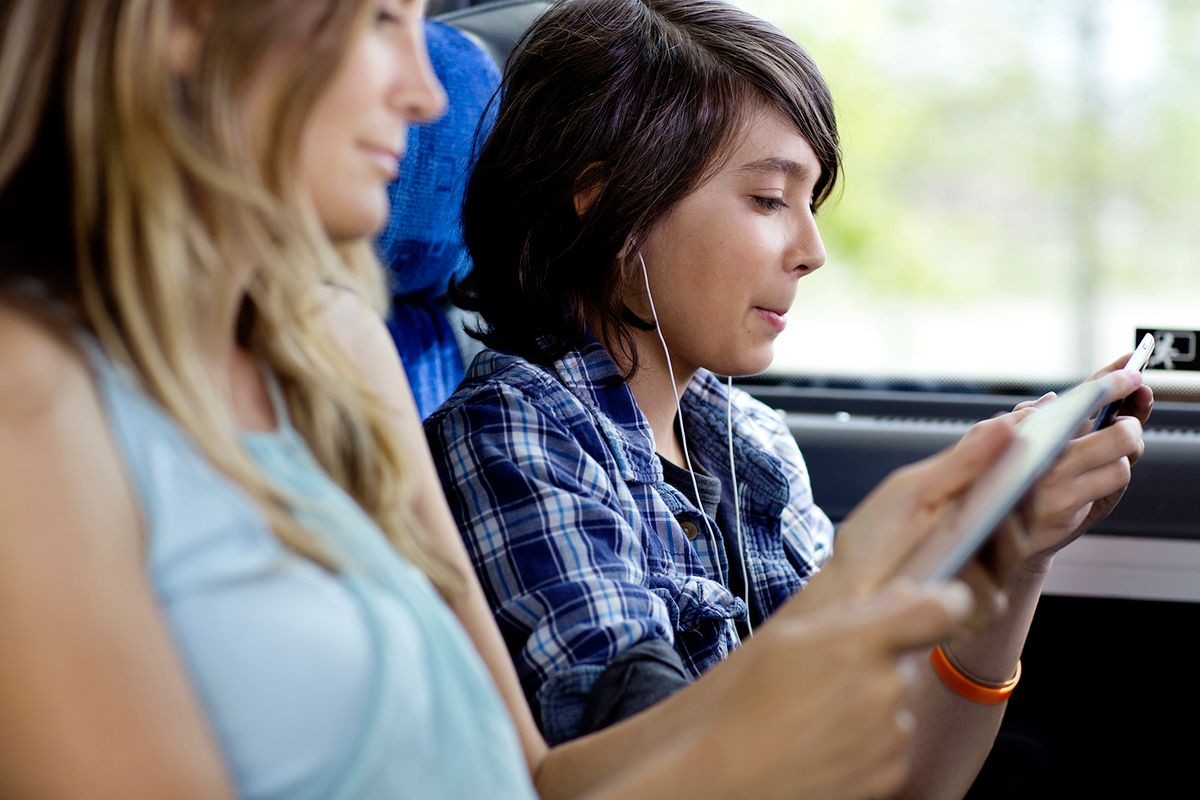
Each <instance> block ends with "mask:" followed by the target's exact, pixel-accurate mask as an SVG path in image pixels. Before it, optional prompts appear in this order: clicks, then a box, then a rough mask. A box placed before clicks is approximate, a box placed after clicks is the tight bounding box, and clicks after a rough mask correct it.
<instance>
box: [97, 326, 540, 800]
mask: <svg viewBox="0 0 1200 800" xmlns="http://www.w3.org/2000/svg"><path fill="white" fill-rule="evenodd" d="M85 347H86V350H87V351H88V358H89V361H90V362H91V365H92V369H93V373H94V374H95V376H96V380H97V383H98V385H99V387H100V390H101V394H102V397H103V400H104V403H105V406H106V410H107V413H108V417H109V419H110V421H111V425H112V431H113V435H114V437H115V440H116V443H117V446H118V449H119V451H120V452H121V454H122V456H123V457H124V461H125V465H126V468H127V470H128V474H129V477H130V480H131V482H132V484H133V487H134V491H135V493H136V496H137V498H138V500H139V501H140V509H141V513H142V516H143V521H144V526H145V530H146V533H147V552H148V556H147V557H148V569H149V573H150V578H151V582H152V586H153V588H154V591H155V592H156V594H157V597H158V600H159V603H160V605H161V608H162V609H163V612H164V614H165V617H166V620H167V623H168V625H169V627H170V631H171V635H172V637H173V640H174V642H175V645H176V648H177V650H178V651H179V653H180V654H181V656H182V658H183V660H184V662H185V664H186V666H187V668H188V671H189V673H190V677H191V679H192V683H193V685H194V687H195V689H196V691H197V692H198V694H199V696H200V698H201V701H202V703H203V705H204V708H205V710H206V712H207V716H208V720H209V724H210V725H211V727H212V728H213V730H214V731H215V734H216V737H217V739H218V742H219V744H220V746H221V748H222V751H223V754H224V757H225V760H226V763H227V764H228V767H229V769H230V771H231V773H232V775H233V778H234V782H235V784H236V788H237V791H238V794H239V795H240V796H241V797H245V798H256V799H257V798H288V799H289V800H306V799H307V798H314V799H315V798H364V799H365V798H372V799H373V798H400V797H413V798H485V797H486V798H531V797H533V796H534V791H533V787H532V785H531V783H530V780H529V777H528V773H527V772H526V768H525V761H524V757H523V755H522V753H521V750H520V747H519V744H518V741H517V736H516V733H515V730H514V728H513V726H512V723H511V721H510V719H509V717H508V715H507V711H506V709H505V708H504V706H503V704H502V702H501V700H500V698H499V695H498V693H497V691H496V689H495V686H494V684H493V683H492V682H491V678H490V676H489V675H488V673H487V671H486V669H485V667H484V665H483V663H482V661H481V659H480V658H479V657H478V654H477V653H476V652H475V650H474V648H473V647H472V645H471V643H470V640H469V639H468V638H467V636H466V634H465V632H464V631H463V629H462V627H461V626H460V625H459V623H458V621H457V619H456V618H455V617H454V615H453V614H452V613H451V612H450V610H449V609H448V608H447V607H446V605H445V604H444V603H443V602H442V601H441V599H440V598H439V597H438V595H437V593H436V592H435V591H434V590H433V587H432V586H431V585H430V583H429V582H428V580H426V578H425V576H424V575H423V574H422V573H421V572H420V571H419V570H417V569H416V568H415V567H413V566H412V565H411V564H409V563H408V562H407V561H405V560H404V559H403V558H402V557H400V556H399V555H398V554H397V553H396V551H395V550H394V549H393V548H392V547H391V546H390V545H389V544H388V542H387V541H386V539H385V538H384V536H383V534H382V533H381V531H380V530H379V528H378V527H377V526H376V525H375V524H374V523H373V522H372V521H371V520H370V518H369V517H368V516H367V515H366V514H365V513H364V512H363V511H362V510H361V509H360V508H359V507H358V506H357V504H355V503H354V502H353V501H352V500H351V499H350V498H349V497H348V496H347V495H346V494H345V493H344V492H343V491H342V490H341V489H340V488H339V487H338V486H337V485H336V484H335V483H334V482H333V481H332V480H331V479H330V478H329V477H328V476H327V475H326V474H325V473H324V471H323V470H322V469H321V468H320V466H319V465H318V464H317V463H316V461H315V459H314V458H313V456H312V455H311V453H310V452H309V450H308V447H307V446H306V444H305V442H304V440H303V439H302V438H301V437H300V435H299V434H298V433H297V432H296V431H295V429H294V428H292V426H291V424H290V423H289V422H288V419H287V411H286V407H285V406H284V404H283V403H282V402H281V400H280V398H279V397H278V392H277V390H275V389H274V387H272V390H273V400H274V402H275V407H276V411H277V416H278V419H279V420H280V428H279V430H278V431H277V432H275V433H268V434H258V433H256V434H246V435H245V437H244V441H245V444H246V447H247V448H248V450H249V452H250V454H251V455H252V456H253V458H254V459H256V461H257V462H258V464H260V465H261V467H262V469H263V470H264V472H265V473H266V475H267V476H268V477H269V478H270V479H271V480H272V481H274V482H275V484H276V485H277V486H278V487H279V488H280V489H281V490H283V491H284V492H285V493H286V495H287V496H288V497H294V498H297V499H298V506H297V514H298V515H299V516H300V518H301V520H302V521H303V522H304V524H305V526H306V527H307V528H308V529H309V530H311V531H313V532H314V533H316V534H317V535H319V536H321V537H322V540H323V541H324V542H326V543H327V545H329V546H331V547H332V548H333V549H334V551H335V552H337V553H338V554H340V555H341V556H342V557H343V559H344V560H345V561H346V562H347V563H349V564H352V565H354V567H353V568H350V569H346V570H344V571H343V572H341V573H339V574H331V573H329V572H327V571H325V570H323V569H322V568H321V567H319V566H317V565H316V564H314V563H313V562H311V561H309V560H307V559H305V558H302V557H299V556H297V555H295V554H294V553H292V552H291V551H289V550H287V549H286V548H285V547H283V546H282V545H281V544H280V543H279V541H278V540H277V539H276V537H275V536H274V534H273V533H272V532H271V530H270V529H269V527H268V525H267V523H266V521H265V517H264V516H263V514H262V513H261V512H260V511H259V510H258V508H257V506H256V505H255V504H254V503H253V502H252V501H251V500H250V498H249V496H248V495H247V494H246V493H245V492H244V491H243V490H241V489H240V488H239V487H238V486H237V485H235V484H234V483H232V482H231V481H229V480H228V479H227V478H225V477H224V476H222V475H221V474H220V473H219V472H217V471H216V470H215V469H214V468H213V467H212V466H211V465H210V464H209V463H208V462H207V461H206V460H205V459H204V457H203V456H202V455H201V454H200V452H199V451H198V450H197V448H196V447H195V446H194V444H193V443H192V441H191V440H190V438H189V437H188V436H187V435H186V434H185V433H184V431H183V430H182V429H181V428H180V427H179V426H178V425H177V424H175V423H174V421H172V420H171V418H170V417H169V416H168V415H167V414H166V413H165V412H164V411H163V410H162V409H161V407H159V406H158V405H157V404H156V403H155V402H154V401H153V400H152V399H150V398H149V396H148V395H146V394H145V393H144V392H143V391H142V390H141V389H140V388H139V387H138V386H137V383H136V381H135V380H134V379H132V377H131V376H130V375H129V374H128V373H127V371H126V370H124V369H122V368H120V367H119V366H117V365H115V364H114V363H113V362H111V361H110V360H109V359H108V358H107V357H106V356H105V355H104V354H103V353H102V352H100V351H99V349H98V348H97V347H96V346H95V344H94V343H92V342H88V343H86V345H85Z"/></svg>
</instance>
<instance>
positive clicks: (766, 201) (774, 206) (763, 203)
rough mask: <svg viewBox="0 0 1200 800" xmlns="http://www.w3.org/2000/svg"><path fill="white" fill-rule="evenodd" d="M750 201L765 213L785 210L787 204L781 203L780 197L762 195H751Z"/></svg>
mask: <svg viewBox="0 0 1200 800" xmlns="http://www.w3.org/2000/svg"><path fill="white" fill-rule="evenodd" d="M751 199H752V200H754V202H755V203H756V204H757V205H759V206H760V207H761V208H763V209H764V210H766V211H778V210H779V209H781V208H787V207H788V204H787V203H785V202H783V198H782V197H765V196H763V195H752V196H751Z"/></svg>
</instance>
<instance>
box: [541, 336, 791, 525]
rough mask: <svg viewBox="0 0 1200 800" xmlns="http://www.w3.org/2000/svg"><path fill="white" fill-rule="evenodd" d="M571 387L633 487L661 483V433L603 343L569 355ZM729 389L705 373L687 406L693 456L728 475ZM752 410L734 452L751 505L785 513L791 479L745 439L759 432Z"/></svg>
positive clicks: (686, 396) (567, 382)
mask: <svg viewBox="0 0 1200 800" xmlns="http://www.w3.org/2000/svg"><path fill="white" fill-rule="evenodd" d="M554 369H555V371H556V372H557V374H558V377H559V379H560V380H561V381H562V382H563V385H564V386H566V387H567V389H568V390H569V391H570V392H571V393H572V394H573V395H575V397H577V398H578V399H579V401H580V402H581V403H583V404H584V405H585V406H587V407H588V408H589V409H590V410H591V411H592V412H593V413H594V414H595V417H596V419H597V420H598V424H599V428H600V431H601V434H602V435H603V436H604V438H605V440H606V441H607V443H608V446H609V449H610V450H611V451H612V453H613V456H614V457H615V459H616V461H617V465H618V469H619V470H620V472H621V478H622V480H624V481H626V482H631V481H636V482H639V483H659V482H661V481H662V480H663V475H662V465H661V464H660V463H659V461H658V456H657V455H655V445H654V433H653V432H652V431H651V430H650V423H649V422H648V421H647V420H646V417H645V415H644V414H642V411H641V409H640V408H638V405H637V401H636V400H634V397H633V392H632V391H630V389H629V386H628V384H626V383H625V382H624V381H622V380H621V371H620V369H619V368H618V367H617V364H616V362H614V361H613V359H612V356H610V355H609V353H608V351H607V350H605V349H604V346H603V345H601V344H600V343H599V342H598V341H597V340H596V339H595V338H593V337H589V339H588V341H587V342H586V343H585V344H584V345H583V346H582V347H580V348H579V349H577V350H572V351H569V352H568V353H567V354H566V355H564V356H563V357H562V358H561V359H559V360H558V361H556V362H555V363H554ZM728 403H729V390H728V389H727V388H726V387H725V385H724V384H723V383H722V382H721V381H720V380H719V379H718V378H717V377H716V376H715V375H713V374H712V373H711V372H708V371H707V370H700V371H699V372H698V373H696V376H695V377H694V378H692V381H691V382H690V383H689V384H688V386H687V389H685V390H684V393H683V399H682V400H681V401H680V405H681V406H682V408H683V419H684V425H685V426H686V428H685V430H686V432H687V437H688V446H689V447H690V448H691V450H692V455H693V457H696V456H699V458H700V459H701V460H702V461H703V462H704V463H705V464H708V465H712V466H713V468H714V469H716V470H717V473H718V474H719V475H721V476H722V477H723V479H728V478H727V473H728V469H729V466H728V465H729V450H728V447H729V445H728V443H727V440H726V436H727V434H726V417H725V415H726V413H727V410H726V406H727V404H728ZM753 425H754V424H753V421H752V420H750V419H749V417H748V415H747V413H746V411H745V410H743V409H741V408H738V404H737V403H736V401H735V403H734V408H733V430H734V437H733V449H734V460H735V462H736V464H737V468H738V476H737V477H738V485H739V486H740V487H741V493H742V495H743V496H744V497H745V498H746V501H747V502H748V503H749V504H750V505H752V506H754V507H757V508H762V509H763V510H764V512H765V513H768V514H778V513H780V512H782V510H783V507H784V505H785V504H786V503H787V499H788V482H787V478H786V476H785V475H784V474H783V470H782V468H781V466H780V464H779V459H778V458H777V457H776V456H775V455H774V454H772V453H770V452H767V451H766V450H764V449H763V446H762V443H760V442H757V441H749V440H747V439H746V437H745V436H742V435H739V432H741V431H748V430H752V429H753Z"/></svg>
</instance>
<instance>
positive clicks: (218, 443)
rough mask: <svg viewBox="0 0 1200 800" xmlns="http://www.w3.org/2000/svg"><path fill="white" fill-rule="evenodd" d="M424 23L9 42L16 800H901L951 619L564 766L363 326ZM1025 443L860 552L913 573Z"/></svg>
mask: <svg viewBox="0 0 1200 800" xmlns="http://www.w3.org/2000/svg"><path fill="white" fill-rule="evenodd" d="M419 10H420V9H419V7H418V6H417V4H415V3H411V2H407V1H406V0H383V1H375V0H372V1H370V2H359V3H347V2H334V1H333V0H305V2H296V0H262V2H256V3H242V2H237V1H236V0H210V1H207V2H206V1H205V0H194V1H184V0H180V2H175V3H164V2H161V1H160V0H94V2H88V3H76V2H71V1H70V0H15V2H8V3H5V4H4V5H3V6H0V23H2V25H0V30H2V31H3V34H2V37H3V43H2V46H0V134H2V135H0V142H2V144H0V639H2V640H3V641H4V642H5V653H6V656H5V658H3V659H0V750H2V751H3V753H4V758H2V759H0V796H5V797H88V798H95V797H122V798H139V797H146V798H162V797H172V798H188V797H204V798H217V797H228V796H232V795H233V794H235V793H236V794H237V795H239V796H244V797H251V798H255V797H289V798H303V797H363V798H377V797H391V796H410V795H411V796H420V797H481V796H487V797H527V796H530V795H531V794H532V792H533V791H534V785H536V789H537V791H538V792H539V793H540V794H542V795H543V796H546V797H566V796H579V795H582V794H585V793H590V794H591V795H592V796H596V797H626V796H635V795H636V796H645V793H646V792H655V793H657V794H660V795H668V796H669V795H673V794H674V795H689V796H696V795H697V794H700V793H703V792H717V793H720V794H731V793H734V792H743V793H749V794H752V795H754V796H759V797H772V796H781V797H785V796H797V795H802V794H806V793H807V794H809V795H820V796H827V797H847V798H850V797H866V796H874V795H877V794H879V793H882V792H887V791H890V790H891V789H893V788H895V786H897V785H898V784H899V782H900V781H902V780H903V778H904V776H905V775H906V774H907V771H908V764H909V761H908V756H907V742H908V739H909V737H910V736H911V725H910V723H909V721H908V717H907V715H906V711H905V702H904V696H903V695H904V689H905V686H906V680H905V670H904V669H903V668H902V664H901V659H902V657H903V655H904V654H905V653H906V652H908V651H911V650H912V649H913V648H917V647H921V646H924V645H927V644H928V643H929V642H932V641H935V640H937V639H939V638H943V637H945V636H947V635H948V634H949V633H950V632H951V631H953V630H954V629H955V628H956V626H957V623H958V622H959V621H961V620H962V618H963V617H964V615H965V614H966V613H967V612H968V610H969V606H970V598H969V596H967V595H966V594H965V593H964V592H963V590H962V589H961V587H959V586H957V585H952V586H949V587H945V588H942V589H940V590H934V591H916V590H913V589H911V588H910V589H907V590H905V589H903V588H901V589H889V590H888V591H886V592H881V593H872V594H870V596H868V597H865V598H864V599H862V600H857V601H852V602H845V603H841V604H838V605H837V606H836V607H831V608H826V609H824V610H822V611H818V612H815V613H812V614H808V615H806V616H804V617H803V618H801V617H799V616H798V615H789V614H779V615H777V619H776V621H775V622H773V623H772V625H770V626H768V627H767V629H765V630H764V631H763V632H762V633H761V634H760V635H759V636H758V637H757V638H756V640H755V641H754V642H753V643H752V644H750V645H748V646H747V647H746V648H745V652H744V653H743V654H741V655H740V657H739V658H736V659H731V660H730V661H729V663H727V664H726V665H723V666H722V667H720V668H717V669H713V670H711V671H710V672H709V674H708V676H706V678H705V679H704V680H703V681H699V682H697V683H696V685H695V686H694V687H691V688H690V689H688V690H687V691H685V692H681V693H679V694H678V695H677V696H676V697H675V698H672V699H671V700H669V701H667V702H664V703H661V704H659V705H658V706H657V707H656V708H655V709H653V710H651V711H649V712H647V713H645V714H642V715H639V716H638V717H636V718H634V719H631V720H629V721H627V722H625V723H623V724H622V725H618V726H614V727H613V728H611V729H609V730H608V731H605V732H603V733H601V734H598V735H596V736H592V737H586V738H584V739H580V740H578V741H577V742H574V743H572V744H571V745H569V746H565V747H559V748H555V749H554V750H552V751H551V750H548V749H547V747H546V745H545V742H544V741H543V740H542V739H541V737H540V736H539V735H538V733H537V731H536V728H535V727H534V725H533V722H532V717H531V715H530V712H529V709H528V707H527V706H526V705H525V703H524V700H523V699H522V697H521V694H520V688H519V685H518V683H517V681H516V677H515V674H514V672H513V670H512V666H511V664H510V663H509V661H508V657H507V654H506V652H505V651H504V646H503V640H502V639H501V638H500V634H499V632H498V631H497V629H496V627H495V626H494V624H493V623H492V621H491V619H490V615H489V613H488V611H487V607H486V604H485V601H484V599H483V594H482V591H481V589H480V588H479V586H478V584H477V583H476V582H475V581H474V579H473V578H472V577H471V575H470V570H469V566H468V564H469V562H468V561H467V558H466V553H465V550H464V549H463V547H462V544H461V542H460V541H459V539H458V537H457V534H456V532H455V531H454V529H453V527H452V523H451V522H450V517H449V513H448V511H447V509H446V507H445V504H444V501H443V500H442V498H441V496H440V494H439V492H438V490H437V488H436V485H437V483H436V482H437V478H436V476H435V474H434V473H433V471H432V468H431V466H430V462H429V456H428V453H427V452H426V451H425V450H424V449H423V448H422V447H421V445H420V444H419V442H420V439H419V437H420V428H419V424H418V422H417V419H416V413H415V409H414V408H413V405H412V402H411V395H408V394H407V387H406V386H405V385H404V379H403V373H402V371H401V370H400V367H399V364H398V362H397V361H396V360H395V356H394V351H392V350H391V349H390V347H391V345H390V341H389V340H388V337H387V333H386V330H385V329H384V327H383V325H382V322H381V321H380V319H379V318H378V316H370V315H368V314H364V312H363V308H364V305H363V302H364V301H363V300H362V299H361V298H362V297H364V296H365V297H371V296H372V295H374V294H377V293H378V291H377V290H378V288H379V284H380V273H379V269H378V265H377V264H375V263H374V262H373V260H372V259H371V258H370V257H369V252H368V250H367V245H366V243H365V242H366V240H365V237H367V236H368V235H369V234H371V233H372V232H373V231H374V230H375V229H376V228H378V226H379V225H380V224H381V223H382V221H383V218H384V215H385V212H386V199H385V198H386V192H385V186H386V183H387V182H388V180H390V179H391V178H392V177H393V176H394V174H395V172H396V161H397V158H398V155H399V153H400V152H401V151H402V149H403V140H404V131H405V127H406V125H407V124H409V123H412V122H419V121H422V120H425V119H429V118H431V117H433V116H434V115H436V114H437V113H438V111H439V109H440V107H441V105H442V103H443V100H442V95H441V92H440V90H439V88H438V87H437V85H436V83H435V82H434V81H433V80H432V78H431V77H430V71H429V67H428V64H427V62H426V59H425V57H424V49H423V43H422V40H421V34H420V20H419ZM332 286H337V287H340V288H336V289H335V288H331V287H332ZM368 370H369V372H370V382H368V377H367V372H368ZM393 398H394V399H393ZM1008 430H1009V428H1008V426H1007V424H1005V423H1003V422H1000V423H997V424H995V425H993V426H990V427H989V428H988V429H986V430H985V431H984V432H983V433H982V434H981V435H980V436H978V437H976V439H975V440H974V441H972V442H970V443H968V444H967V445H966V446H963V447H960V448H957V449H956V450H955V451H952V452H949V453H947V454H944V455H942V456H939V457H937V458H935V459H931V460H929V461H928V462H926V463H924V464H922V465H920V466H918V467H915V468H912V469H909V470H907V471H905V472H904V473H902V474H899V475H897V476H896V477H894V478H892V479H890V480H889V481H888V482H886V483H885V485H884V486H883V487H882V488H881V490H880V493H879V494H878V498H879V499H878V501H877V502H872V503H867V504H865V505H864V507H863V509H862V511H861V512H860V516H859V517H858V518H857V520H856V521H850V522H847V528H848V529H850V530H852V529H854V528H855V527H856V526H862V527H864V528H868V529H870V530H872V531H880V532H881V533H883V534H886V535H888V536H890V537H891V538H894V539H896V540H899V541H904V542H907V543H908V545H909V546H911V545H912V544H913V543H915V542H917V541H920V540H921V538H922V537H924V536H925V535H926V534H927V533H928V532H929V530H930V527H931V518H930V512H931V510H934V509H938V510H941V509H945V508H948V507H950V506H952V505H953V502H954V498H955V497H956V496H957V495H958V494H959V493H960V492H961V491H962V489H963V488H964V486H965V485H967V484H968V483H969V482H970V481H971V480H972V479H973V478H974V477H975V476H977V475H979V474H980V473H981V472H983V471H984V470H985V469H986V468H987V466H988V465H989V464H990V463H991V462H992V461H993V460H994V459H995V457H996V456H997V454H998V453H999V452H1001V451H1002V450H1003V448H1004V446H1005V444H1006V442H1007V441H1008ZM422 573H424V574H425V575H427V576H428V580H427V579H426V577H425V576H424V575H422ZM431 582H432V585H431ZM434 586H436V587H437V591H435V590H434V588H433V587H434ZM439 594H440V595H441V598H444V599H445V602H443V600H442V599H440V598H439ZM450 609H452V610H453V612H454V613H453V614H452V613H449V610H450ZM456 616H457V619H456ZM472 645H474V648H473V647H472ZM797 680H799V681H802V682H803V683H804V685H807V686H812V687H820V689H821V691H819V692H813V693H808V694H805V695H803V696H798V697H796V698H795V701H794V702H791V703H787V704H779V703H778V702H776V699H777V697H778V695H779V694H780V693H781V692H782V691H784V690H785V689H786V687H789V686H791V685H792V682H793V681H797ZM851 694H854V695H855V696H854V699H853V700H852V701H851V702H846V701H845V700H844V698H845V697H847V696H849V695H851ZM506 706H507V712H506ZM731 734H732V735H734V736H735V737H737V738H736V740H735V742H734V743H733V744H732V745H730V744H728V739H727V737H728V736H730V735H731ZM522 755H523V756H524V758H522ZM522 762H524V763H522ZM531 776H532V780H531Z"/></svg>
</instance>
